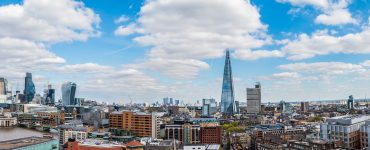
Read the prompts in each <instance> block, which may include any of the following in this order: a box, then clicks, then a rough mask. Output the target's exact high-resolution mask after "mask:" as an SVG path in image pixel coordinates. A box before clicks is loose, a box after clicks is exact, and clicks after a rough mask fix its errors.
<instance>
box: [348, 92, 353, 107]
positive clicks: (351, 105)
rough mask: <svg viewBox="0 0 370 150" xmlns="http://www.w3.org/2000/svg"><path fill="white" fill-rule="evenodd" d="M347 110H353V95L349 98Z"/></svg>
mask: <svg viewBox="0 0 370 150" xmlns="http://www.w3.org/2000/svg"><path fill="white" fill-rule="evenodd" d="M347 108H348V109H353V96H352V95H350V96H349V97H348V101H347Z"/></svg>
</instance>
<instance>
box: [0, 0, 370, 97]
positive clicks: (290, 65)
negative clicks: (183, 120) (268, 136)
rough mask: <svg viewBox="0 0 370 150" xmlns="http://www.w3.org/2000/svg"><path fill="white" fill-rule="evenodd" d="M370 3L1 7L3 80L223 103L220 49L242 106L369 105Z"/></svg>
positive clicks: (208, 0)
mask: <svg viewBox="0 0 370 150" xmlns="http://www.w3.org/2000/svg"><path fill="white" fill-rule="evenodd" d="M369 13H370V1H368V0H269V1H261V0H231V1H225V0H202V1H199V0H120V1H118V0H104V1H96V0H83V1H77V0H1V1H0V60H1V65H0V76H1V77H5V78H6V79H8V81H9V88H10V89H12V90H21V91H22V90H23V89H24V87H23V86H24V77H25V73H26V72H31V73H32V74H33V80H34V82H35V84H36V91H37V92H38V93H42V92H43V89H45V88H46V85H47V84H52V85H53V87H54V88H56V91H57V92H56V96H57V98H60V95H61V89H60V87H61V84H62V83H63V82H65V81H72V82H75V83H76V84H77V86H78V87H77V95H76V96H77V97H84V98H87V99H92V100H97V101H100V102H103V101H104V102H110V103H112V102H115V103H129V102H136V103H140V102H155V101H159V102H161V101H162V100H161V99H162V98H163V97H173V98H175V99H181V100H184V101H185V102H189V103H193V102H195V101H197V100H201V99H203V98H215V99H216V100H217V101H220V97H221V83H222V75H223V67H224V61H225V60H224V55H225V50H226V49H230V50H231V56H232V58H231V59H232V60H231V64H232V69H233V70H232V71H233V77H234V91H235V98H236V100H239V101H241V102H245V101H246V88H248V87H253V86H254V84H255V82H260V83H261V87H262V102H278V101H280V100H286V101H309V100H328V99H346V98H347V97H348V96H349V95H354V97H355V98H366V97H370V80H369V79H370V57H369V56H370V40H369V39H370V17H369Z"/></svg>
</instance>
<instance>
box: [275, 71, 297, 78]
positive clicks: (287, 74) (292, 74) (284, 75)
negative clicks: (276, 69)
mask: <svg viewBox="0 0 370 150" xmlns="http://www.w3.org/2000/svg"><path fill="white" fill-rule="evenodd" d="M271 77H273V78H279V79H282V78H283V79H295V78H299V77H300V76H299V74H298V73H297V72H281V73H274V74H272V75H271Z"/></svg>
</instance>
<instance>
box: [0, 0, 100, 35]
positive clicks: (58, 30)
mask: <svg viewBox="0 0 370 150" xmlns="http://www.w3.org/2000/svg"><path fill="white" fill-rule="evenodd" d="M0 22H1V23H0V37H13V38H20V39H26V40H31V41H40V42H59V41H72V40H81V41H84V40H87V38H88V37H91V36H96V35H98V34H99V32H98V31H97V27H98V24H99V22H100V18H99V16H98V15H97V14H95V13H94V12H93V11H92V10H91V9H89V8H86V7H85V6H84V4H83V3H82V2H76V1H73V0H60V1H50V0H24V2H23V4H12V5H5V6H1V7H0Z"/></svg>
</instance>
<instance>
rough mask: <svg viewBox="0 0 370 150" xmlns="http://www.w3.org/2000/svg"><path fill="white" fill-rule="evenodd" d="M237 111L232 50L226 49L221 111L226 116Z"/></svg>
mask: <svg viewBox="0 0 370 150" xmlns="http://www.w3.org/2000/svg"><path fill="white" fill-rule="evenodd" d="M234 112H235V105H234V86H233V75H232V71H231V63H230V52H229V50H228V49H227V50H226V58H225V68H224V76H223V82H222V94H221V113H222V114H223V115H226V116H231V115H233V114H234Z"/></svg>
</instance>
